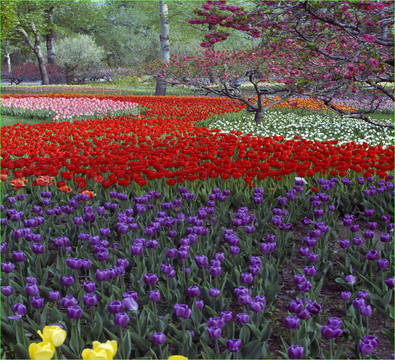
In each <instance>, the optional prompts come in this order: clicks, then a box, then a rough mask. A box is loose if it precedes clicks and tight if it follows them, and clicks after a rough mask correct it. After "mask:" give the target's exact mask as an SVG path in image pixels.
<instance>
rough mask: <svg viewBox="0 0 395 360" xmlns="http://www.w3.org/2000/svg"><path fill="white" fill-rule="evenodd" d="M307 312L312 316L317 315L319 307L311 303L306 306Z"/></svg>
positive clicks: (319, 310)
mask: <svg viewBox="0 0 395 360" xmlns="http://www.w3.org/2000/svg"><path fill="white" fill-rule="evenodd" d="M307 310H308V311H309V312H310V313H311V314H313V315H316V314H319V313H320V312H321V305H320V304H318V303H316V302H313V303H311V304H308V305H307Z"/></svg>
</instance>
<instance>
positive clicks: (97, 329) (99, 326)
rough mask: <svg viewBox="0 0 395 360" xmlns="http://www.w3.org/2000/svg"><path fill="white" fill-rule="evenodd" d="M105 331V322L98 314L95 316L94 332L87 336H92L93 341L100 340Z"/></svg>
mask: <svg viewBox="0 0 395 360" xmlns="http://www.w3.org/2000/svg"><path fill="white" fill-rule="evenodd" d="M102 331H103V320H102V319H101V316H100V314H99V313H98V312H96V314H95V320H94V321H93V324H92V330H91V331H90V332H89V333H88V334H87V335H89V336H91V338H92V339H98V338H99V336H100V335H101V333H102Z"/></svg>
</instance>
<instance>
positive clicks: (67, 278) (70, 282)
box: [60, 276, 75, 287]
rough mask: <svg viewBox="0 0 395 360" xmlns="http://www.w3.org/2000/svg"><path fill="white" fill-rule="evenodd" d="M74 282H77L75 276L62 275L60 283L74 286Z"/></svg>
mask: <svg viewBox="0 0 395 360" xmlns="http://www.w3.org/2000/svg"><path fill="white" fill-rule="evenodd" d="M74 282H75V280H74V277H73V276H62V277H61V278H60V283H61V284H62V285H63V286H66V287H70V286H73V284H74Z"/></svg>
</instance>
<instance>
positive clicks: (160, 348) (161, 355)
mask: <svg viewBox="0 0 395 360" xmlns="http://www.w3.org/2000/svg"><path fill="white" fill-rule="evenodd" d="M159 354H160V359H163V351H162V345H159Z"/></svg>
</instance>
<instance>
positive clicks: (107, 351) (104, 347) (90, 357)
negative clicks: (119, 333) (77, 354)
mask: <svg viewBox="0 0 395 360" xmlns="http://www.w3.org/2000/svg"><path fill="white" fill-rule="evenodd" d="M92 345H93V349H84V350H82V353H81V356H82V358H83V359H84V360H97V359H102V360H112V359H113V358H114V356H115V354H116V353H117V350H118V344H117V342H116V341H115V340H111V341H110V340H108V341H107V342H105V343H100V342H98V341H94V342H93V343H92Z"/></svg>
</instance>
